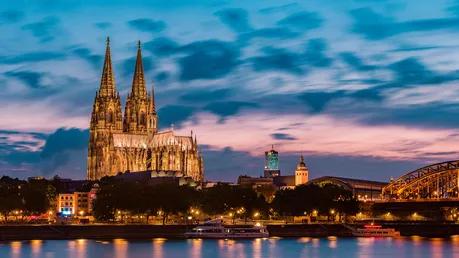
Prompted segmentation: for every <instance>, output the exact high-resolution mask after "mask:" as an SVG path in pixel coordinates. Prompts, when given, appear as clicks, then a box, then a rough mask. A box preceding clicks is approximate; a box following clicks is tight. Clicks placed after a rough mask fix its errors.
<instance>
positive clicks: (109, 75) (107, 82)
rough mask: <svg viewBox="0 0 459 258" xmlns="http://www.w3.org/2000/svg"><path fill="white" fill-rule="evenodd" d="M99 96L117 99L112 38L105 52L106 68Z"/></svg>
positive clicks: (108, 41) (103, 70)
mask: <svg viewBox="0 0 459 258" xmlns="http://www.w3.org/2000/svg"><path fill="white" fill-rule="evenodd" d="M99 95H101V96H102V97H108V96H110V97H115V96H116V88H115V77H114V76H113V67H112V57H111V53H110V37H108V38H107V48H106V50H105V60H104V67H103V69H102V78H101V80H100V89H99Z"/></svg>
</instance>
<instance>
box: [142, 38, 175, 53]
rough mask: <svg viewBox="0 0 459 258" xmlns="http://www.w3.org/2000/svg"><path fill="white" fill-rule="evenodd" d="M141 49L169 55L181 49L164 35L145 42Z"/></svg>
mask: <svg viewBox="0 0 459 258" xmlns="http://www.w3.org/2000/svg"><path fill="white" fill-rule="evenodd" d="M143 49H145V50H146V51H150V52H151V53H153V54H154V55H156V56H170V55H173V54H176V53H178V52H179V51H180V50H181V48H180V45H179V44H178V43H177V42H175V41H173V40H172V39H170V38H166V37H159V38H155V39H154V40H152V41H149V42H145V43H144V44H143Z"/></svg>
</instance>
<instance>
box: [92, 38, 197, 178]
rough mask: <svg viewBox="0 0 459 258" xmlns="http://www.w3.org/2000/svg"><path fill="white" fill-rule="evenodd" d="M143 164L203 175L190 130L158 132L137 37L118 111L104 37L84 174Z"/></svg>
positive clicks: (159, 170) (166, 171)
mask: <svg viewBox="0 0 459 258" xmlns="http://www.w3.org/2000/svg"><path fill="white" fill-rule="evenodd" d="M147 170H151V171H152V172H154V173H155V175H158V174H160V175H164V176H176V177H191V178H192V179H193V180H194V181H196V182H203V181H204V166H203V158H202V154H200V153H199V152H198V144H197V140H196V136H194V139H193V132H191V135H189V136H176V135H175V134H174V131H173V128H172V129H171V130H170V131H165V132H158V116H157V115H156V107H155V97H154V88H153V86H152V90H151V93H149V92H148V91H147V87H146V83H145V78H144V69H143V64H142V52H141V45H140V41H139V44H138V50H137V60H136V64H135V68H134V78H133V81H132V89H131V91H130V93H129V94H128V95H127V98H126V105H125V109H124V114H123V112H122V107H121V100H120V95H119V92H118V91H117V90H116V87H115V78H114V73H113V68H112V60H111V53H110V39H107V49H106V52H105V60H104V66H103V71H102V79H101V83H100V89H99V91H97V92H96V97H95V99H94V105H93V109H92V114H91V122H90V137H89V145H88V167H87V179H88V180H99V179H100V178H102V177H104V176H115V175H117V174H118V173H119V172H126V171H130V172H139V171H147ZM152 174H153V173H152Z"/></svg>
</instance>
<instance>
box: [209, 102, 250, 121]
mask: <svg viewBox="0 0 459 258" xmlns="http://www.w3.org/2000/svg"><path fill="white" fill-rule="evenodd" d="M257 107H258V104H256V103H251V102H242V101H226V102H212V103H209V104H208V105H206V106H205V107H204V110H208V111H210V112H212V113H214V114H216V115H219V116H220V117H221V118H225V117H228V116H234V115H236V114H237V113H238V112H239V111H240V110H241V109H242V108H257Z"/></svg>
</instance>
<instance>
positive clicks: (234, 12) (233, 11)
mask: <svg viewBox="0 0 459 258" xmlns="http://www.w3.org/2000/svg"><path fill="white" fill-rule="evenodd" d="M215 15H216V16H217V17H218V18H220V20H221V21H222V22H223V23H225V24H226V25H228V27H230V28H231V29H232V30H234V31H235V32H246V31H249V30H251V26H250V24H249V18H248V14H247V11H246V10H244V9H241V8H229V9H223V10H220V11H218V12H216V13H215Z"/></svg>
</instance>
